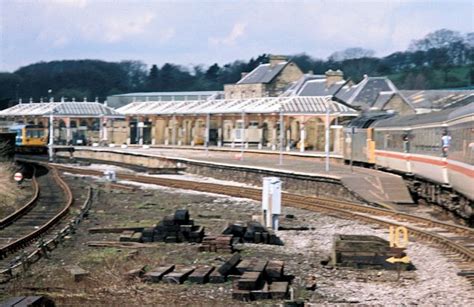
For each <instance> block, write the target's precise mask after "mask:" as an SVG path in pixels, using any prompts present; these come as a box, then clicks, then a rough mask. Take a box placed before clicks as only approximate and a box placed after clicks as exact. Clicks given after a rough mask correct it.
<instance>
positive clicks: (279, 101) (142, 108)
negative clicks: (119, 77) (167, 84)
mask: <svg viewBox="0 0 474 307" xmlns="http://www.w3.org/2000/svg"><path fill="white" fill-rule="evenodd" d="M328 108H329V112H330V113H338V114H340V115H349V116H357V112H356V111H355V110H354V109H352V108H350V107H348V106H346V105H344V104H341V103H339V102H336V101H332V100H331V97H330V96H325V97H322V96H315V97H310V96H307V97H299V96H296V97H267V98H248V99H218V100H195V101H137V102H132V103H129V104H128V105H126V106H123V107H121V108H119V109H117V111H118V112H119V113H121V114H124V115H153V114H156V115H172V114H230V113H242V112H245V113H257V114H260V113H261V114H264V113H279V112H283V113H285V114H326V110H327V109H328Z"/></svg>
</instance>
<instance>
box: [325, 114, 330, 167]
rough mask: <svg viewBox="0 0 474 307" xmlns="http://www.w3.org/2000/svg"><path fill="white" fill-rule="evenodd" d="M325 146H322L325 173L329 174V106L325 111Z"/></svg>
mask: <svg viewBox="0 0 474 307" xmlns="http://www.w3.org/2000/svg"><path fill="white" fill-rule="evenodd" d="M325 139H326V142H325V143H326V144H324V150H325V151H326V172H329V105H328V106H327V109H326V135H325Z"/></svg>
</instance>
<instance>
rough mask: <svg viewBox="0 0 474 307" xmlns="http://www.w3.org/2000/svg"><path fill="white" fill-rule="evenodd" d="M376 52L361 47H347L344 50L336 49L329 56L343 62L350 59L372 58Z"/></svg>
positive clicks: (330, 58) (335, 60)
mask: <svg viewBox="0 0 474 307" xmlns="http://www.w3.org/2000/svg"><path fill="white" fill-rule="evenodd" d="M374 55H375V52H374V51H373V50H370V49H364V48H360V47H353V48H347V49H344V50H342V51H336V52H334V53H333V54H331V55H330V56H329V58H328V59H329V60H330V61H334V62H341V61H344V60H350V59H360V58H371V57H373V56H374Z"/></svg>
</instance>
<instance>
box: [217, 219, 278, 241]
mask: <svg viewBox="0 0 474 307" xmlns="http://www.w3.org/2000/svg"><path fill="white" fill-rule="evenodd" d="M222 233H223V234H225V235H233V236H234V237H236V238H239V241H240V242H244V243H257V244H258V243H262V244H273V245H283V241H282V240H281V239H280V238H279V237H278V236H277V235H276V234H275V233H274V232H273V231H271V230H268V229H267V228H266V227H265V226H263V225H262V224H260V223H259V222H256V221H251V222H248V223H247V226H244V225H241V224H230V225H228V226H227V227H226V228H225V229H224V231H223V232H222Z"/></svg>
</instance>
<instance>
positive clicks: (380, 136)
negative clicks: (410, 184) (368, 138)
mask: <svg viewBox="0 0 474 307" xmlns="http://www.w3.org/2000/svg"><path fill="white" fill-rule="evenodd" d="M451 111H452V110H451ZM451 111H450V110H445V111H441V112H436V113H430V114H422V115H409V116H403V117H393V118H390V119H387V120H383V121H380V122H377V123H375V125H374V129H375V148H376V150H375V160H376V164H377V165H378V166H381V167H384V168H388V169H391V170H395V171H398V172H401V173H405V174H407V173H408V174H415V175H416V176H419V177H422V178H425V179H427V180H430V181H433V182H436V183H439V184H443V185H448V184H449V180H448V171H447V161H446V160H447V159H446V157H444V155H443V150H442V147H441V137H442V136H443V133H444V132H445V131H447V124H446V123H445V120H446V119H447V118H448V115H449V114H450V113H451Z"/></svg>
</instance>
